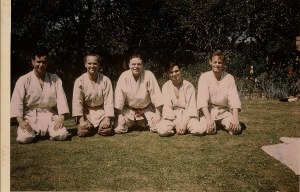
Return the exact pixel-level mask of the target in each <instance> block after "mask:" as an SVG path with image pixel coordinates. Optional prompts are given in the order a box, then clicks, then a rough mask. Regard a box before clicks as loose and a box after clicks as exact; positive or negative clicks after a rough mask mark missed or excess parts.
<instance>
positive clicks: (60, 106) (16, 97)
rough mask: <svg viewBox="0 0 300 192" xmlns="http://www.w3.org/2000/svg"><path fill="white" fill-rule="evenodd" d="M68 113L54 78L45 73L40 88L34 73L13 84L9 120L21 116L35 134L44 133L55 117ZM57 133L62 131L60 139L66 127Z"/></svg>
mask: <svg viewBox="0 0 300 192" xmlns="http://www.w3.org/2000/svg"><path fill="white" fill-rule="evenodd" d="M68 113H69V108H68V103H67V98H66V95H65V92H64V90H63V87H62V82H61V80H60V78H59V77H58V76H57V75H55V74H51V73H48V72H46V74H45V79H44V82H43V87H41V85H40V83H39V79H38V78H37V77H36V75H35V74H34V72H33V71H31V72H29V73H27V74H25V75H23V76H21V77H20V78H19V79H18V81H17V82H16V85H15V88H14V91H13V94H12V98H11V118H13V117H24V118H25V120H26V121H28V122H29V124H30V125H31V127H32V128H33V129H34V130H35V131H36V132H37V134H41V135H45V134H46V132H47V131H48V128H49V127H51V126H52V124H53V121H54V119H56V118H57V117H54V116H56V115H57V114H58V115H61V114H68ZM18 129H21V128H20V127H19V128H18ZM62 130H63V131H62ZM59 131H60V132H61V131H62V133H61V135H60V136H59V138H66V136H67V133H68V132H67V130H66V128H65V127H63V128H61V130H59ZM51 132H52V131H51ZM54 135H55V134H54ZM50 136H51V135H50ZM21 137H22V136H20V135H18V137H17V140H18V138H19V139H20V141H22V140H26V141H27V139H26V138H21Z"/></svg>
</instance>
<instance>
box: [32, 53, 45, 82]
mask: <svg viewBox="0 0 300 192" xmlns="http://www.w3.org/2000/svg"><path fill="white" fill-rule="evenodd" d="M31 63H32V66H33V69H34V73H35V74H36V75H37V76H40V77H42V76H44V75H45V73H46V69H47V66H48V59H47V56H46V55H44V56H38V55H36V56H35V57H34V58H33V59H31Z"/></svg>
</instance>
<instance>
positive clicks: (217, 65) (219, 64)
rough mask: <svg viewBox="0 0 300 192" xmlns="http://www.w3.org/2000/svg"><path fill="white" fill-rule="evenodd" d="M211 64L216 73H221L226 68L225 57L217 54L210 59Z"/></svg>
mask: <svg viewBox="0 0 300 192" xmlns="http://www.w3.org/2000/svg"><path fill="white" fill-rule="evenodd" d="M209 64H210V65H211V67H212V71H213V72H214V73H215V74H221V73H222V72H223V71H224V68H225V62H224V59H223V58H222V57H221V56H218V55H215V56H213V57H212V58H211V59H210V60H209Z"/></svg>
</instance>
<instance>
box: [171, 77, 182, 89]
mask: <svg viewBox="0 0 300 192" xmlns="http://www.w3.org/2000/svg"><path fill="white" fill-rule="evenodd" d="M182 82H183V80H182V79H181V80H178V81H172V83H173V85H174V86H175V87H177V88H178V89H179V88H180V86H181V84H182Z"/></svg>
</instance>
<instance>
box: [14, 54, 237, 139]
mask: <svg viewBox="0 0 300 192" xmlns="http://www.w3.org/2000/svg"><path fill="white" fill-rule="evenodd" d="M47 57H48V55H47V52H45V51H43V50H40V51H37V52H35V53H34V54H33V56H32V60H31V62H32V66H33V70H32V71H31V72H29V73H27V74H25V75H23V76H21V77H20V78H19V79H18V81H17V82H16V85H15V88H14V91H13V95H12V98H11V118H16V119H17V121H18V124H19V126H18V129H17V141H18V142H20V143H30V142H32V141H33V140H34V139H35V138H37V136H45V135H46V134H49V136H50V138H51V139H53V140H65V139H66V138H67V136H68V134H69V133H68V131H67V129H66V128H65V127H64V125H63V123H64V119H65V115H68V114H69V108H68V104H67V99H66V96H65V93H64V90H63V87H62V82H61V80H60V78H59V77H58V76H57V75H55V74H51V73H48V72H47V71H46V68H47V65H48V62H47ZM100 61H101V59H100V56H99V55H97V54H88V55H86V56H85V57H84V65H85V67H86V70H87V72H86V73H84V74H82V75H81V76H80V77H78V78H77V79H76V81H75V83H74V89H73V99H72V116H73V117H74V118H75V122H76V126H77V134H78V136H81V137H85V136H91V135H93V134H96V133H98V134H99V135H104V136H107V135H112V134H113V133H126V132H128V130H129V129H130V128H131V127H133V126H140V127H142V128H147V129H149V130H150V131H151V132H155V133H158V134H159V135H160V136H170V135H173V134H176V133H177V134H185V133H187V132H188V133H191V134H193V135H204V134H215V133H216V131H217V125H220V127H222V128H223V129H224V130H226V131H228V132H229V133H230V134H233V135H235V134H238V133H240V132H241V126H240V123H239V118H238V113H239V111H240V109H241V102H240V99H239V95H238V92H237V87H236V84H235V80H234V78H233V76H232V75H230V74H228V73H227V72H225V70H224V68H225V56H224V54H223V53H222V52H221V51H219V50H217V51H215V52H213V53H212V54H211V55H210V57H209V64H210V65H211V68H212V69H211V70H210V71H208V72H205V73H203V74H202V75H201V76H200V78H199V82H198V93H197V98H196V96H195V89H194V86H193V85H192V84H191V83H190V82H189V81H187V80H184V79H183V77H182V72H181V68H180V66H179V64H178V63H170V65H169V66H168V74H169V78H170V80H168V81H167V82H166V83H165V84H164V85H163V87H162V91H161V89H160V87H159V85H158V83H157V80H156V78H155V76H154V75H153V73H152V72H150V71H148V70H145V69H144V64H143V61H142V58H141V57H140V55H133V56H132V57H131V58H130V59H129V70H127V71H124V72H123V73H122V74H121V76H120V77H119V80H118V82H117V85H116V89H115V91H113V88H112V84H111V81H110V79H109V78H108V77H106V76H105V75H103V74H101V73H99V72H98V71H99V67H100ZM199 112H200V113H201V115H200V119H199V115H198V113H199ZM113 124H114V125H113Z"/></svg>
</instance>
